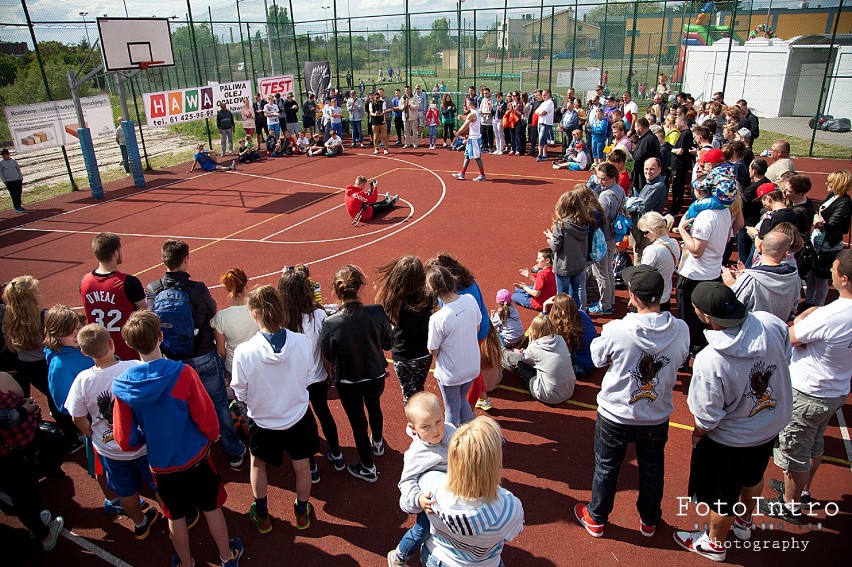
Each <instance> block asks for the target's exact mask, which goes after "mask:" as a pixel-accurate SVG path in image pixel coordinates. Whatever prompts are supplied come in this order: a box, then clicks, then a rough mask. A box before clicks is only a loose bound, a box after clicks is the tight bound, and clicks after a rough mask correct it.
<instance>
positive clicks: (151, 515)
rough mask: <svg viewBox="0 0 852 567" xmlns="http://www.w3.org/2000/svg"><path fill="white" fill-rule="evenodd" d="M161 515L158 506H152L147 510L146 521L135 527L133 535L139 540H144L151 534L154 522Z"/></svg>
mask: <svg viewBox="0 0 852 567" xmlns="http://www.w3.org/2000/svg"><path fill="white" fill-rule="evenodd" d="M159 517H160V513H159V512H157V510H156V508H150V509H149V510H148V511H147V512H145V521H144V522H143V523H142V525H141V526H134V527H133V537H135V538H136V539H138V540H143V539H145V538H147V537H148V536H149V535H151V526H153V525H154V522H156V521H157V519H158V518H159Z"/></svg>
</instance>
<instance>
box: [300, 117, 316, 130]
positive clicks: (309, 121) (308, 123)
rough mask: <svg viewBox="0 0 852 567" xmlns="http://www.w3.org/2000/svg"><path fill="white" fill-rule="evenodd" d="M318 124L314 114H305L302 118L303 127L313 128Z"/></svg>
mask: <svg viewBox="0 0 852 567" xmlns="http://www.w3.org/2000/svg"><path fill="white" fill-rule="evenodd" d="M316 125H317V119H316V118H314V117H313V116H304V117H303V118H302V128H313V127H314V126H316Z"/></svg>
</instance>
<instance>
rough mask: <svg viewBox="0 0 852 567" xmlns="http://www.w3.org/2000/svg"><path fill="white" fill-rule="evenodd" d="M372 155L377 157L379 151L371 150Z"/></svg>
mask: <svg viewBox="0 0 852 567" xmlns="http://www.w3.org/2000/svg"><path fill="white" fill-rule="evenodd" d="M385 153H387V152H385ZM308 155H310V154H308ZM373 155H374V156H377V155H379V150H373Z"/></svg>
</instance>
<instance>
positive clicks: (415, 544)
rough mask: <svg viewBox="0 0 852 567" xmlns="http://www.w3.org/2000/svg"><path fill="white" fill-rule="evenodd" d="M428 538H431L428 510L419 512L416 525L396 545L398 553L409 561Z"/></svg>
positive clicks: (401, 557)
mask: <svg viewBox="0 0 852 567" xmlns="http://www.w3.org/2000/svg"><path fill="white" fill-rule="evenodd" d="M427 539H429V517H428V516H426V512H420V513H418V514H417V520H416V521H415V522H414V525H413V526H411V528H409V530H408V531H407V532H405V535H404V536H402V539H401V540H399V545H397V546H396V553H397V555H399V557H400V559H403V560H404V561H408V560H409V559H411V558H412V557H414V555H415V554H416V553H417V551H418V550H419V549H420V548H421V547H422V546H423V544H424V543H425V542H426V540H427Z"/></svg>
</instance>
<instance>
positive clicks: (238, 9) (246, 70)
mask: <svg viewBox="0 0 852 567" xmlns="http://www.w3.org/2000/svg"><path fill="white" fill-rule="evenodd" d="M234 1H235V2H236V4H237V27H239V28H240V47H241V48H242V50H243V71H245V77H246V81H248V61H246V44H245V42H244V41H243V21H242V19H241V18H240V0H234Z"/></svg>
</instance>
